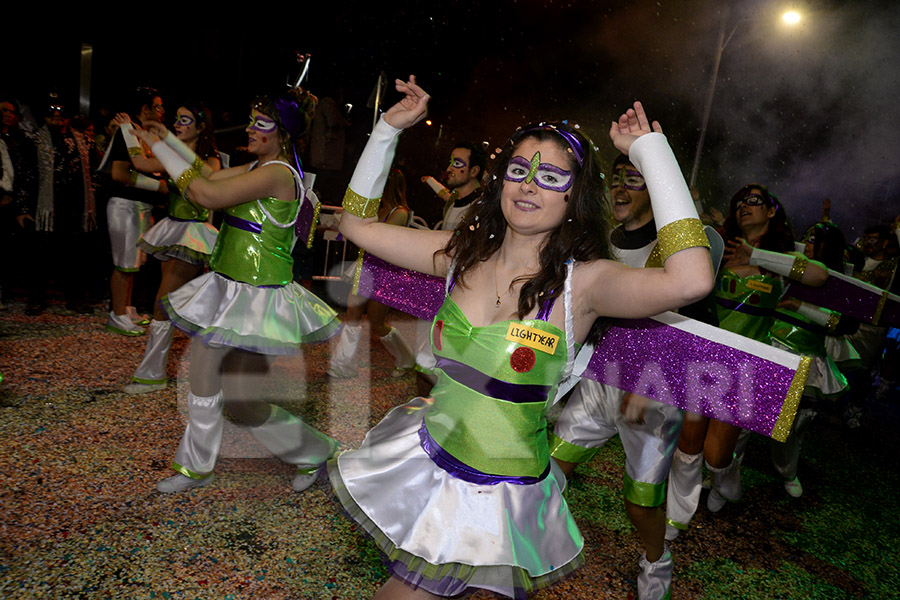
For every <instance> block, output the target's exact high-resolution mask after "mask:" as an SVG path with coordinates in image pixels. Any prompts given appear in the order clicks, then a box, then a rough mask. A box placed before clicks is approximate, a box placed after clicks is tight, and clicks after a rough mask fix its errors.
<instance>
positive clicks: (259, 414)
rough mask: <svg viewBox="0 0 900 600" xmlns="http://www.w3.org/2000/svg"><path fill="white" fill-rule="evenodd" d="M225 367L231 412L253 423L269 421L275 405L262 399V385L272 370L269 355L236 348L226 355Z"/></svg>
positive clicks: (246, 422) (228, 403)
mask: <svg viewBox="0 0 900 600" xmlns="http://www.w3.org/2000/svg"><path fill="white" fill-rule="evenodd" d="M222 370H223V372H224V373H225V374H227V375H228V385H227V388H228V389H227V390H226V393H225V408H226V409H227V410H228V414H230V415H231V416H232V417H234V418H235V419H237V420H238V421H240V422H242V423H244V424H246V425H249V426H251V427H258V426H259V425H262V424H263V423H265V422H266V420H268V418H269V415H270V414H271V413H272V408H271V406H269V403H268V402H265V401H264V400H262V399H260V385H261V380H262V379H263V378H264V377H265V376H266V375H267V374H268V372H269V357H268V356H266V355H264V354H256V353H254V352H246V351H244V350H237V349H235V350H232V351H231V352H230V353H229V354H228V355H227V356H226V358H225V361H224V363H223V365H222Z"/></svg>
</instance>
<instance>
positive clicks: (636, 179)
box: [610, 169, 647, 192]
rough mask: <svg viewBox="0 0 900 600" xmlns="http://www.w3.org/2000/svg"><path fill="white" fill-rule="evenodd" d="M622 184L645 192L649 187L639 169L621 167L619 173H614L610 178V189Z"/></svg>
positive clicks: (628, 188)
mask: <svg viewBox="0 0 900 600" xmlns="http://www.w3.org/2000/svg"><path fill="white" fill-rule="evenodd" d="M620 186H621V187H623V188H625V189H626V190H631V191H632V192H643V191H644V190H646V189H647V183H646V182H645V181H644V176H643V175H641V174H640V172H639V171H633V170H631V169H628V170H626V169H620V170H619V172H618V173H615V174H613V176H612V178H611V179H610V189H612V188H614V187H620Z"/></svg>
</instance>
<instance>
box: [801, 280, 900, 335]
mask: <svg viewBox="0 0 900 600" xmlns="http://www.w3.org/2000/svg"><path fill="white" fill-rule="evenodd" d="M829 275H830V277H829V278H828V280H827V281H826V282H825V285H823V286H821V287H815V288H814V287H809V286H807V285H802V284H799V283H792V284H791V288H790V290H789V292H788V295H790V296H793V297H794V298H797V299H799V300H805V301H806V302H810V303H812V304H815V305H817V306H821V307H823V308H828V309H831V310H836V311H838V312H839V313H841V314H844V315H847V316H850V317H853V318H854V319H859V320H860V321H864V322H866V323H873V324H877V325H881V326H884V327H900V302H898V301H897V297H896V296H892V295H889V294H887V292H885V291H884V290H882V289H879V288H876V287H875V286H872V285H868V284H865V283H863V282H860V281H857V280H855V279H849V278H847V277H846V276H844V275H841V274H839V273H835V272H834V271H829Z"/></svg>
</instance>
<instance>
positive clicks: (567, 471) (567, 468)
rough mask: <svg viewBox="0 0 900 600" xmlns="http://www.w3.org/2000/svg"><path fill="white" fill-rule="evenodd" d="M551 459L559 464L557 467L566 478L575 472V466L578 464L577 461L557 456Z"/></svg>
mask: <svg viewBox="0 0 900 600" xmlns="http://www.w3.org/2000/svg"><path fill="white" fill-rule="evenodd" d="M553 460H555V461H556V464H558V465H559V468H560V469H561V470H562V472H563V474H564V475H565V476H566V479H569V478H570V477H571V476H572V473H574V472H575V467H577V466H578V463H573V462H569V461H567V460H560V459H558V458H554V459H553Z"/></svg>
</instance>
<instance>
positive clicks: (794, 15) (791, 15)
mask: <svg viewBox="0 0 900 600" xmlns="http://www.w3.org/2000/svg"><path fill="white" fill-rule="evenodd" d="M728 15H729V11H728V8H727V7H725V8H723V9H722V24H721V27H720V28H719V39H718V42H717V43H716V56H715V61H714V62H713V71H712V80H711V81H710V83H709V92H707V94H706V106H705V107H704V109H703V121H702V123H701V125H700V138H699V139H698V140H697V151H696V152H695V153H694V166H693V167H692V168H691V181H690V187H694V186H695V185H696V184H697V172H698V171H699V170H700V155H701V154H702V153H703V142H704V140H705V139H706V129H707V127H708V125H709V114H710V113H711V112H712V103H713V96H714V95H715V93H716V82H717V81H718V80H719V65H720V64H721V62H722V53H723V52H724V51H725V46H727V45H728V42H729V41H731V37H732V36H733V35H734V32H735V31H737V30H738V27H740V26H741V23H742V22H743V21H738V22H737V24H736V25H735V26H734V27H733V28H732V30H731V33H729V34H728V36H727V37H726V36H725V27H726V24H727V22H728ZM800 18H801V17H800V13H798V12H797V11H795V10H789V11H787V12H786V13H784V14H783V15H782V16H781V20H782V21H784V22H785V23H786V24H788V25H796V24H797V23H799V22H800Z"/></svg>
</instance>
